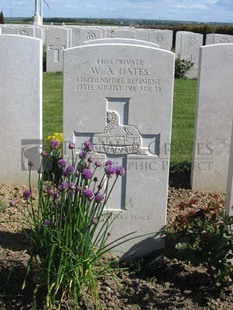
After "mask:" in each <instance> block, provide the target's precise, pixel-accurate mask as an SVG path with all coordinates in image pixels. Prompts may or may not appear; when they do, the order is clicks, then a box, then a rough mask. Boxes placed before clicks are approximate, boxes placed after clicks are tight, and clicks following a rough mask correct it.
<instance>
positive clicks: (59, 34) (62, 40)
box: [45, 27, 69, 72]
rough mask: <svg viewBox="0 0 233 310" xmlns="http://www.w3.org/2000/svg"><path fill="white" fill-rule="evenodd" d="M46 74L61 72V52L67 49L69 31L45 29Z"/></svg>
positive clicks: (52, 28)
mask: <svg viewBox="0 0 233 310" xmlns="http://www.w3.org/2000/svg"><path fill="white" fill-rule="evenodd" d="M45 34H46V45H47V54H46V63H47V68H46V71H47V72H59V71H63V52H64V50H65V49H66V48H67V47H69V29H66V28H55V27H51V28H46V31H45Z"/></svg>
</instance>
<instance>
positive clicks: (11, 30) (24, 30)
mask: <svg viewBox="0 0 233 310" xmlns="http://www.w3.org/2000/svg"><path fill="white" fill-rule="evenodd" d="M2 34H17V35H21V36H27V37H35V29H34V27H23V26H15V27H3V28H2Z"/></svg>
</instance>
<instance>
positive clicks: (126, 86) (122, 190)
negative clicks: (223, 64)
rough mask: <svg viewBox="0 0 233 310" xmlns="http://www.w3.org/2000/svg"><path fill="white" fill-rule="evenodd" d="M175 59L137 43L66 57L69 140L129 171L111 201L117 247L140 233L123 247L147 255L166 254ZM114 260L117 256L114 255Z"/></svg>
mask: <svg viewBox="0 0 233 310" xmlns="http://www.w3.org/2000/svg"><path fill="white" fill-rule="evenodd" d="M174 58H175V57H174V54H173V53H171V52H167V51H164V50H160V49H158V48H153V47H147V46H143V45H130V44H98V45H87V46H82V47H77V48H73V49H68V50H66V51H65V52H64V110H63V128H64V140H65V141H72V142H75V144H76V147H77V148H81V145H82V143H83V142H84V141H85V140H87V139H90V140H91V141H92V143H93V144H94V154H93V156H94V157H95V158H98V159H99V160H101V161H103V162H104V161H105V160H107V159H110V160H112V161H113V162H114V164H115V165H123V166H124V168H125V170H126V174H125V176H124V177H123V178H122V179H120V180H119V182H118V183H117V186H116V188H114V191H113V192H112V195H111V197H110V200H109V202H108V206H107V207H108V209H110V210H112V211H113V213H114V216H117V217H116V221H115V222H114V224H113V228H112V235H111V238H112V239H111V240H113V239H116V238H119V237H121V236H123V235H124V234H127V233H131V232H133V231H137V234H138V235H142V234H147V233H153V234H152V235H150V236H144V237H141V238H139V239H134V240H131V241H129V242H127V243H125V244H122V245H121V246H119V247H118V248H117V252H116V254H118V255H120V256H143V255H146V254H148V253H150V252H153V251H155V250H156V249H159V248H161V247H163V245H164V238H163V237H161V239H160V238H156V237H154V234H155V233H157V232H158V231H160V229H162V228H163V227H164V225H165V223H166V206H167V191H168V171H169V153H168V145H169V143H170V135H171V114H172V101H173V80H174V78H173V76H174ZM114 253H115V252H114Z"/></svg>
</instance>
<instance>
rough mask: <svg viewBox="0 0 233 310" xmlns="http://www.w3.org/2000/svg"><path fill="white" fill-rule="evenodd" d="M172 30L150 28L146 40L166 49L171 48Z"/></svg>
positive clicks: (169, 49)
mask: <svg viewBox="0 0 233 310" xmlns="http://www.w3.org/2000/svg"><path fill="white" fill-rule="evenodd" d="M172 37H173V31H172V30H158V29H155V30H151V31H149V33H148V40H149V41H150V42H154V43H156V44H158V45H159V48H162V49H164V50H167V51H171V49H172Z"/></svg>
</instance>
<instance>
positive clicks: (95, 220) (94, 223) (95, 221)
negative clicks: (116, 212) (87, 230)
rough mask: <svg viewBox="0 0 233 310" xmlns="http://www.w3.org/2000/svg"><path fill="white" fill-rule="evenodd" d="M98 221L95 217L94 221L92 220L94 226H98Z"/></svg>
mask: <svg viewBox="0 0 233 310" xmlns="http://www.w3.org/2000/svg"><path fill="white" fill-rule="evenodd" d="M98 222H99V221H98V219H97V217H94V218H93V219H92V224H93V225H96V224H98Z"/></svg>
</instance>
